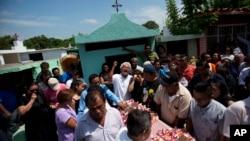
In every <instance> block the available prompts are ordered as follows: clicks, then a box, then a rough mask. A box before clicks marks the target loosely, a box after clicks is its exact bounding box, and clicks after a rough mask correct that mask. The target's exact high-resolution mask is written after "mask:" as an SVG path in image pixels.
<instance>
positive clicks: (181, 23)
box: [166, 0, 218, 35]
mask: <svg viewBox="0 0 250 141" xmlns="http://www.w3.org/2000/svg"><path fill="white" fill-rule="evenodd" d="M182 3H183V5H184V7H183V9H182V11H181V12H180V11H178V9H177V7H176V3H175V0H166V5H167V12H168V15H169V17H168V18H167V21H166V25H167V27H168V28H169V30H170V32H171V33H172V34H173V35H183V34H201V33H202V32H203V31H204V29H206V28H207V27H208V26H209V25H211V24H212V23H214V22H215V21H216V20H217V19H218V15H217V14H216V13H214V14H210V13H207V12H205V10H207V9H208V8H209V2H208V1H207V0H195V1H194V0H183V1H182ZM199 13H202V14H199Z"/></svg>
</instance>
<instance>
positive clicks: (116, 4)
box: [112, 0, 122, 13]
mask: <svg viewBox="0 0 250 141" xmlns="http://www.w3.org/2000/svg"><path fill="white" fill-rule="evenodd" d="M112 7H114V8H116V12H117V13H118V11H119V9H118V8H119V7H122V5H121V4H119V3H118V2H117V0H115V4H113V5H112Z"/></svg>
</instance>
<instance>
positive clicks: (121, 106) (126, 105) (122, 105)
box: [117, 101, 128, 110]
mask: <svg viewBox="0 0 250 141" xmlns="http://www.w3.org/2000/svg"><path fill="white" fill-rule="evenodd" d="M117 106H118V108H120V109H121V110H124V109H126V108H127V107H128V104H127V102H125V101H121V102H120V103H118V105H117Z"/></svg>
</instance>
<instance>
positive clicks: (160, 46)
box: [157, 45, 166, 52]
mask: <svg viewBox="0 0 250 141" xmlns="http://www.w3.org/2000/svg"><path fill="white" fill-rule="evenodd" d="M159 48H162V49H163V50H164V52H166V48H165V47H164V46H163V45H158V46H157V51H158V50H159Z"/></svg>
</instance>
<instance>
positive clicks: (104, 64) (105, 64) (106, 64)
mask: <svg viewBox="0 0 250 141" xmlns="http://www.w3.org/2000/svg"><path fill="white" fill-rule="evenodd" d="M104 66H108V67H109V65H108V63H103V64H102V71H101V74H102V73H104V69H103V67H104Z"/></svg>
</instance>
